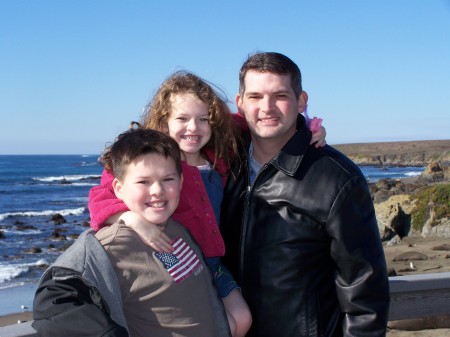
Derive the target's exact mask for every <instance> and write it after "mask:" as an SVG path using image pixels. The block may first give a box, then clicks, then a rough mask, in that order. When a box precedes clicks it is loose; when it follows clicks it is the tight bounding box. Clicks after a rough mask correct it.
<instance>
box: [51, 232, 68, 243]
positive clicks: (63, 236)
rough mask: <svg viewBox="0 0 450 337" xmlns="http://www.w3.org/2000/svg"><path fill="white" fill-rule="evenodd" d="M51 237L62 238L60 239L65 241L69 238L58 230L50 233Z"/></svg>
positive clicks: (54, 238) (53, 238)
mask: <svg viewBox="0 0 450 337" xmlns="http://www.w3.org/2000/svg"><path fill="white" fill-rule="evenodd" d="M50 239H52V240H60V241H65V240H67V238H66V236H65V235H63V234H59V233H58V232H56V231H54V232H53V233H52V235H50Z"/></svg>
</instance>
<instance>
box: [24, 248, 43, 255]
mask: <svg viewBox="0 0 450 337" xmlns="http://www.w3.org/2000/svg"><path fill="white" fill-rule="evenodd" d="M25 253H28V254H38V253H42V249H41V248H39V247H31V248H30V249H27V250H26V251H25Z"/></svg>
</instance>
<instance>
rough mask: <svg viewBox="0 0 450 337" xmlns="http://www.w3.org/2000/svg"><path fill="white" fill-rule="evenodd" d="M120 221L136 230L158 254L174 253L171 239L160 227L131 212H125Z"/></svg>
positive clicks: (119, 218)
mask: <svg viewBox="0 0 450 337" xmlns="http://www.w3.org/2000/svg"><path fill="white" fill-rule="evenodd" d="M118 220H122V221H123V222H125V225H127V227H130V228H131V229H132V230H134V231H135V232H136V234H137V235H139V237H140V238H141V240H142V241H143V242H144V243H145V244H146V245H148V246H150V247H152V248H153V249H154V250H156V251H157V252H159V253H161V252H166V253H170V252H172V251H173V247H172V245H171V244H170V242H171V240H170V238H169V237H168V236H167V235H166V234H165V233H164V232H163V231H162V230H161V229H160V228H159V227H158V226H156V225H155V224H153V223H151V222H148V221H147V220H146V219H145V218H143V217H142V216H140V215H139V214H137V213H134V212H131V211H128V212H124V213H122V214H121V215H120V216H119V217H118Z"/></svg>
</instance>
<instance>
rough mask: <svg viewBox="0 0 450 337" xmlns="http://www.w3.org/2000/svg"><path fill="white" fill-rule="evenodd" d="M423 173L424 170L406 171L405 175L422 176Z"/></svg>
mask: <svg viewBox="0 0 450 337" xmlns="http://www.w3.org/2000/svg"><path fill="white" fill-rule="evenodd" d="M421 174H422V172H406V173H405V176H408V177H417V176H420V175H421Z"/></svg>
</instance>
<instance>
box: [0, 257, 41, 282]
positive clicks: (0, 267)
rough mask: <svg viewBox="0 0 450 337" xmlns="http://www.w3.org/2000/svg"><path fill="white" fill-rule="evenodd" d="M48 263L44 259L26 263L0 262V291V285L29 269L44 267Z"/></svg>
mask: <svg viewBox="0 0 450 337" xmlns="http://www.w3.org/2000/svg"><path fill="white" fill-rule="evenodd" d="M46 264H48V262H47V261H46V260H44V259H39V260H38V261H34V262H28V263H15V262H6V263H5V262H0V289H1V284H2V283H4V282H6V281H9V280H12V279H14V278H16V277H17V276H19V275H20V274H22V273H26V272H27V271H29V270H30V267H36V266H41V265H46Z"/></svg>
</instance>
